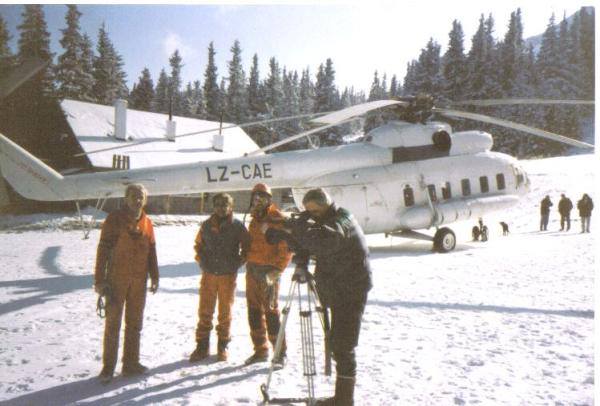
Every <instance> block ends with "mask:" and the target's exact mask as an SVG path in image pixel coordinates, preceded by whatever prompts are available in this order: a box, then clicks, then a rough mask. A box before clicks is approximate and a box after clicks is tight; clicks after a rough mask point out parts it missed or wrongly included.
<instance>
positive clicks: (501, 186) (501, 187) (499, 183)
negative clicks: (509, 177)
mask: <svg viewBox="0 0 600 406" xmlns="http://www.w3.org/2000/svg"><path fill="white" fill-rule="evenodd" d="M496 185H497V186H498V190H504V189H506V183H505V182H504V174H503V173H498V174H496Z"/></svg>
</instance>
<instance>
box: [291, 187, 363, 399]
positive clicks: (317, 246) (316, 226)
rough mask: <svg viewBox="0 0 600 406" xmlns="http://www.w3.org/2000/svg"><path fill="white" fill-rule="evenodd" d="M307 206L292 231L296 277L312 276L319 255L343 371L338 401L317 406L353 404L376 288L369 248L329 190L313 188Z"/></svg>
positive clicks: (318, 279)
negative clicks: (366, 316)
mask: <svg viewBox="0 0 600 406" xmlns="http://www.w3.org/2000/svg"><path fill="white" fill-rule="evenodd" d="M302 204H303V205H304V208H305V209H306V210H305V211H304V212H303V213H301V214H300V216H299V218H297V219H296V220H295V221H292V222H288V227H287V228H288V230H289V231H290V233H291V235H290V236H289V239H290V240H291V241H293V242H294V243H295V247H294V248H295V249H296V255H295V257H294V262H295V264H296V271H295V274H294V276H295V277H296V278H299V279H300V280H302V279H304V278H306V277H307V276H308V275H307V272H308V271H307V269H308V261H309V256H310V255H314V256H315V257H316V267H315V274H314V278H315V284H316V287H317V291H318V293H319V297H320V300H321V303H322V304H323V306H325V307H328V308H330V309H331V332H330V344H331V349H332V353H333V359H334V360H335V361H336V373H337V377H336V383H335V397H333V398H327V399H323V400H319V401H317V403H316V404H317V405H334V404H335V405H336V406H340V405H343V406H348V405H353V404H354V384H355V381H356V356H355V352H354V348H355V347H356V346H357V345H358V336H359V332H360V325H361V319H362V315H363V312H364V309H365V304H366V302H367V294H368V292H369V290H370V289H371V287H372V283H371V270H370V266H369V249H368V247H367V243H366V240H365V237H364V234H363V231H362V229H361V228H360V226H359V225H358V223H357V222H356V220H355V219H354V217H353V216H352V214H350V212H348V211H347V210H346V209H343V208H341V207H337V206H336V205H335V203H333V202H332V200H331V197H330V196H329V195H328V194H327V192H325V191H324V190H323V189H320V188H319V189H312V190H309V191H308V192H307V193H306V195H305V196H304V198H303V199H302ZM290 245H292V246H293V245H294V244H293V243H292V244H290Z"/></svg>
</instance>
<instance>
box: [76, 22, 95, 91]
mask: <svg viewBox="0 0 600 406" xmlns="http://www.w3.org/2000/svg"><path fill="white" fill-rule="evenodd" d="M80 63H81V70H82V72H83V73H84V76H85V77H87V78H88V80H87V81H85V82H82V83H80V88H81V95H80V96H79V100H84V101H91V102H95V101H96V96H95V95H94V51H93V49H92V40H91V39H90V37H89V36H88V35H87V34H83V37H82V38H81V59H80Z"/></svg>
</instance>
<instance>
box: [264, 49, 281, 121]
mask: <svg viewBox="0 0 600 406" xmlns="http://www.w3.org/2000/svg"><path fill="white" fill-rule="evenodd" d="M265 102H266V106H267V110H268V111H269V114H270V115H271V116H273V117H281V116H282V112H283V82H282V79H281V69H280V68H279V63H278V62H277V60H276V59H275V58H271V59H270V60H269V76H267V79H266V81H265Z"/></svg>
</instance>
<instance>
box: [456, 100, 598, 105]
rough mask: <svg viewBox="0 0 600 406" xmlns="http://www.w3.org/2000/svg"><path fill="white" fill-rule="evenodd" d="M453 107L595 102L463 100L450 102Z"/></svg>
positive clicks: (592, 102) (587, 101)
mask: <svg viewBox="0 0 600 406" xmlns="http://www.w3.org/2000/svg"><path fill="white" fill-rule="evenodd" d="M450 104H452V105H453V106H505V105H513V104H514V105H516V104H546V105H553V104H572V105H593V104H595V102H594V100H559V99H556V100H550V99H487V100H462V101H453V102H450Z"/></svg>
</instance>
